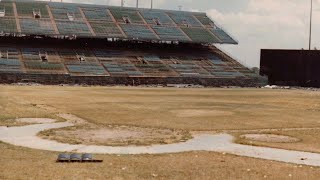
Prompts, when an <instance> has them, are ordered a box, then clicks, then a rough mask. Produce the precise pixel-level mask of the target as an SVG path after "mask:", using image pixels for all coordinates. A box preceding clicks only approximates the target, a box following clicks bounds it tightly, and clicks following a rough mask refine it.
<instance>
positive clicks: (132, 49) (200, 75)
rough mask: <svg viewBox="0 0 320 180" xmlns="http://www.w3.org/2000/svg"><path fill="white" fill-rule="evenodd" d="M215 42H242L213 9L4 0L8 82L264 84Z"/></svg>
mask: <svg viewBox="0 0 320 180" xmlns="http://www.w3.org/2000/svg"><path fill="white" fill-rule="evenodd" d="M214 44H237V41H235V40H234V38H232V37H231V36H230V35H229V34H227V33H226V32H225V31H224V30H223V29H222V28H221V27H219V26H217V25H216V23H215V22H214V21H212V20H211V19H210V18H208V17H207V15H206V14H205V13H198V12H197V13H196V12H184V11H170V10H156V9H137V8H127V7H113V6H102V5H87V4H70V3H58V2H35V1H30V2H26V1H23V2H20V1H17V2H16V1H1V2H0V82H1V83H16V82H36V83H43V84H90V85H115V84H125V85H146V84H162V85H166V84H199V85H204V86H247V87H248V86H258V85H259V84H260V83H261V77H260V76H259V75H257V74H255V73H254V72H252V71H251V70H249V69H248V68H246V67H245V66H243V65H242V64H241V63H239V62H238V61H236V60H235V59H233V58H231V57H230V56H228V55H227V54H225V53H224V52H222V51H221V50H220V49H218V48H217V47H216V46H214Z"/></svg>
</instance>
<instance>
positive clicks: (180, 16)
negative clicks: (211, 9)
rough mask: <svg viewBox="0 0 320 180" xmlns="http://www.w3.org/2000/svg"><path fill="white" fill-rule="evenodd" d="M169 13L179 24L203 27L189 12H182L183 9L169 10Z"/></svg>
mask: <svg viewBox="0 0 320 180" xmlns="http://www.w3.org/2000/svg"><path fill="white" fill-rule="evenodd" d="M167 14H168V15H169V16H170V17H171V18H172V19H173V20H174V22H176V23H177V24H178V25H180V26H181V25H185V26H194V27H201V24H200V23H199V21H197V19H196V18H195V17H194V16H193V15H192V13H189V12H182V11H171V12H167Z"/></svg>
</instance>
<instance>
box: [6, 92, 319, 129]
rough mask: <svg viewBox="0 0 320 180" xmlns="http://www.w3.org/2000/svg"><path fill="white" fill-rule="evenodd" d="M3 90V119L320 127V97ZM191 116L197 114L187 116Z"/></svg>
mask: <svg viewBox="0 0 320 180" xmlns="http://www.w3.org/2000/svg"><path fill="white" fill-rule="evenodd" d="M0 88H1V93H0V103H1V104H0V106H1V107H2V108H1V109H0V114H2V116H5V117H1V119H2V120H3V119H8V118H15V117H22V116H27V117H36V116H37V117H40V116H41V117H44V116H45V117H47V116H48V115H52V114H53V113H54V112H61V113H71V114H74V115H77V116H79V117H81V118H83V119H86V120H88V121H89V122H91V123H94V124H102V125H110V124H111V125H133V126H141V127H159V128H168V129H181V130H221V129H260V128H285V127H286V128H287V127H320V120H319V117H320V92H311V91H300V90H269V89H173V88H135V87H111V88H110V87H58V86H39V87H15V86H0ZM33 105H36V106H33ZM37 105H44V106H47V107H52V109H51V110H50V109H49V110H47V109H45V108H39V107H38V106H37ZM186 111H191V112H188V113H186V115H183V114H181V113H183V112H186ZM215 112H216V113H215Z"/></svg>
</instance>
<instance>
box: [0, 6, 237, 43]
mask: <svg viewBox="0 0 320 180" xmlns="http://www.w3.org/2000/svg"><path fill="white" fill-rule="evenodd" d="M17 34H18V35H35V36H39V35H42V36H50V37H57V36H75V37H77V38H115V39H122V40H139V41H158V42H160V41H175V42H186V43H209V44H212V43H220V44H237V41H236V40H234V38H232V37H231V36H230V35H229V34H227V33H226V32H225V31H224V30H223V29H222V28H221V27H219V26H217V25H216V23H215V22H214V21H212V20H211V19H210V18H209V17H208V16H207V15H206V14H205V13H198V12H185V11H170V10H158V9H137V8H128V7H114V6H104V5H89V4H71V3H59V2H43V1H10V0H7V1H1V2H0V35H2V36H4V35H17Z"/></svg>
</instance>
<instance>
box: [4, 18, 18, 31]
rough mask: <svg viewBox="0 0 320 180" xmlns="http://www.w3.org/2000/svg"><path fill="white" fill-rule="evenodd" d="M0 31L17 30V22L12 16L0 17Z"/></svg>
mask: <svg viewBox="0 0 320 180" xmlns="http://www.w3.org/2000/svg"><path fill="white" fill-rule="evenodd" d="M0 32H6V33H15V32H17V24H16V20H15V19H14V18H7V17H4V18H0Z"/></svg>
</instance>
